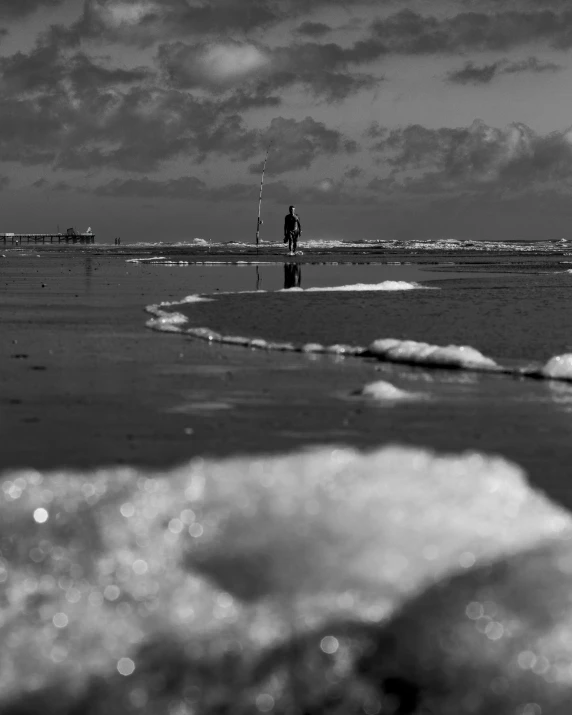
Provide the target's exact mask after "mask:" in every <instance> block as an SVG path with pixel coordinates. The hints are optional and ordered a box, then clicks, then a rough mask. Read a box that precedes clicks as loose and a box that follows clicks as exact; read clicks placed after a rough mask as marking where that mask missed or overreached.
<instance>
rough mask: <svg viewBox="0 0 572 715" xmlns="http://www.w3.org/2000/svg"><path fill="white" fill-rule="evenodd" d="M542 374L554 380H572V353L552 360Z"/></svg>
mask: <svg viewBox="0 0 572 715" xmlns="http://www.w3.org/2000/svg"><path fill="white" fill-rule="evenodd" d="M541 374H542V375H543V376H544V377H547V378H550V379H554V380H572V353H566V354H564V355H556V356H555V357H553V358H551V359H550V360H549V361H548V362H547V363H546V365H545V366H544V367H543V368H542V370H541Z"/></svg>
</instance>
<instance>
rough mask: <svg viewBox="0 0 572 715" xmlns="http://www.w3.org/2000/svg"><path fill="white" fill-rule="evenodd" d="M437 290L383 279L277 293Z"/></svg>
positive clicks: (286, 289)
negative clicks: (378, 281) (375, 281)
mask: <svg viewBox="0 0 572 715" xmlns="http://www.w3.org/2000/svg"><path fill="white" fill-rule="evenodd" d="M420 289H422V290H438V289H431V288H428V287H427V286H422V285H420V284H419V283H413V282H412V283H408V282H407V281H383V282H382V283H369V284H368V283H354V284H352V285H342V286H312V287H311V288H282V289H281V290H280V291H278V292H279V293H302V292H303V293H328V292H337V291H346V292H350V293H351V292H355V293H360V292H364V293H365V292H367V291H383V290H387V291H392V290H420Z"/></svg>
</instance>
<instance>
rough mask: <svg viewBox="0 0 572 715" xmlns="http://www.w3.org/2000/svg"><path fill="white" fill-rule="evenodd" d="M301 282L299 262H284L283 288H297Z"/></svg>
mask: <svg viewBox="0 0 572 715" xmlns="http://www.w3.org/2000/svg"><path fill="white" fill-rule="evenodd" d="M301 284H302V267H301V266H300V264H299V263H285V264H284V288H286V289H287V288H299V287H300V286H301Z"/></svg>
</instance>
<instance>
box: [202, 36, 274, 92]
mask: <svg viewBox="0 0 572 715" xmlns="http://www.w3.org/2000/svg"><path fill="white" fill-rule="evenodd" d="M267 63H268V58H267V57H266V55H265V54H264V53H263V52H261V51H260V50H259V49H258V48H257V47H255V46H254V45H249V44H238V43H233V44H213V45H209V46H207V47H206V48H205V50H204V52H203V53H202V54H201V55H199V57H198V58H197V69H198V70H199V71H200V72H201V73H202V74H203V76H204V78H205V79H207V80H209V81H210V82H213V83H215V84H227V83H233V82H235V81H238V80H241V79H243V78H245V77H247V76H248V75H250V74H252V73H253V72H256V71H257V70H259V69H261V68H262V67H264V66H265V65H266V64H267Z"/></svg>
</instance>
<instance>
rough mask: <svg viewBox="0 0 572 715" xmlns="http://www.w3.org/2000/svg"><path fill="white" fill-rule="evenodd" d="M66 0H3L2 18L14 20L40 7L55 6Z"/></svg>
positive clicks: (0, 10) (0, 18)
mask: <svg viewBox="0 0 572 715" xmlns="http://www.w3.org/2000/svg"><path fill="white" fill-rule="evenodd" d="M63 2H64V0H1V2H0V20H14V19H16V18H20V17H25V16H26V15H31V14H32V13H33V12H36V10H39V9H40V8H48V9H49V8H54V7H56V6H58V5H61V4H62V3H63Z"/></svg>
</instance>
